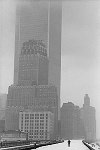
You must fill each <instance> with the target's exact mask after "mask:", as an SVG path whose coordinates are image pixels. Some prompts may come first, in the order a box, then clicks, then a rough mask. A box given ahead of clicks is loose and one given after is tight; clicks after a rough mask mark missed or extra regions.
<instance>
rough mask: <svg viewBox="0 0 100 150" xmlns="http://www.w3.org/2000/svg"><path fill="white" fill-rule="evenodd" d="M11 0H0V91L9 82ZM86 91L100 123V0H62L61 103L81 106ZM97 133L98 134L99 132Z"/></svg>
mask: <svg viewBox="0 0 100 150" xmlns="http://www.w3.org/2000/svg"><path fill="white" fill-rule="evenodd" d="M14 30H15V3H14V0H1V1H0V93H5V92H6V93H7V90H8V86H9V85H11V84H12V83H13V68H14V63H13V61H14ZM85 93H88V94H89V96H90V98H91V105H92V106H95V107H96V111H97V118H98V129H99V125H100V117H99V113H100V111H99V107H100V2H99V1H96V0H94V1H93V0H90V1H82V0H81V1H64V2H63V9H62V68H61V104H62V103H63V102H68V101H72V102H74V104H77V105H80V106H82V104H83V98H84V94H85ZM99 135H100V134H99Z"/></svg>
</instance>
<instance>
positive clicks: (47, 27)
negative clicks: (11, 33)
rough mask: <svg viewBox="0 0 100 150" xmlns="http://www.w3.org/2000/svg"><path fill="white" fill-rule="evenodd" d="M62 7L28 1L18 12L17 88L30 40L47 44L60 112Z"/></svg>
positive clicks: (16, 34) (50, 79)
mask: <svg viewBox="0 0 100 150" xmlns="http://www.w3.org/2000/svg"><path fill="white" fill-rule="evenodd" d="M61 23H62V6H61V2H59V1H56V2H53V1H47V2H46V1H35V0H33V1H31V0H29V1H24V2H23V3H20V2H19V5H18V6H17V8H16V32H15V63H14V84H18V70H19V68H18V67H19V55H20V52H21V47H22V44H23V43H24V42H25V41H28V40H29V39H35V40H43V41H44V42H45V45H46V49H47V55H48V57H49V71H48V83H53V84H54V85H55V86H56V87H57V91H58V99H59V102H58V103H59V104H58V112H60V76H61Z"/></svg>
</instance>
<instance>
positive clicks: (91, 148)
mask: <svg viewBox="0 0 100 150" xmlns="http://www.w3.org/2000/svg"><path fill="white" fill-rule="evenodd" d="M82 142H83V144H84V145H86V146H87V147H88V148H89V149H90V150H95V148H93V147H92V145H90V144H89V143H87V142H86V141H84V140H83V141H82Z"/></svg>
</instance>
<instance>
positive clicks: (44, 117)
mask: <svg viewBox="0 0 100 150" xmlns="http://www.w3.org/2000/svg"><path fill="white" fill-rule="evenodd" d="M53 128H54V115H53V113H51V112H49V111H45V112H43V111H42V112H39V111H38V112H33V111H32V112H31V111H30V110H29V111H24V112H20V113H19V129H20V131H23V132H25V133H27V134H28V139H29V140H50V139H52V138H53V131H54V129H53Z"/></svg>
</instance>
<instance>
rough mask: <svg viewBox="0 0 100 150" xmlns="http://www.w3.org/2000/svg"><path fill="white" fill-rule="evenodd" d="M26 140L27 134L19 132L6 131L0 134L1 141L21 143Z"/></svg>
mask: <svg viewBox="0 0 100 150" xmlns="http://www.w3.org/2000/svg"><path fill="white" fill-rule="evenodd" d="M26 139H27V134H26V133H24V132H21V131H14V130H8V131H3V132H2V133H1V141H18V140H20V141H22V140H26Z"/></svg>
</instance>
